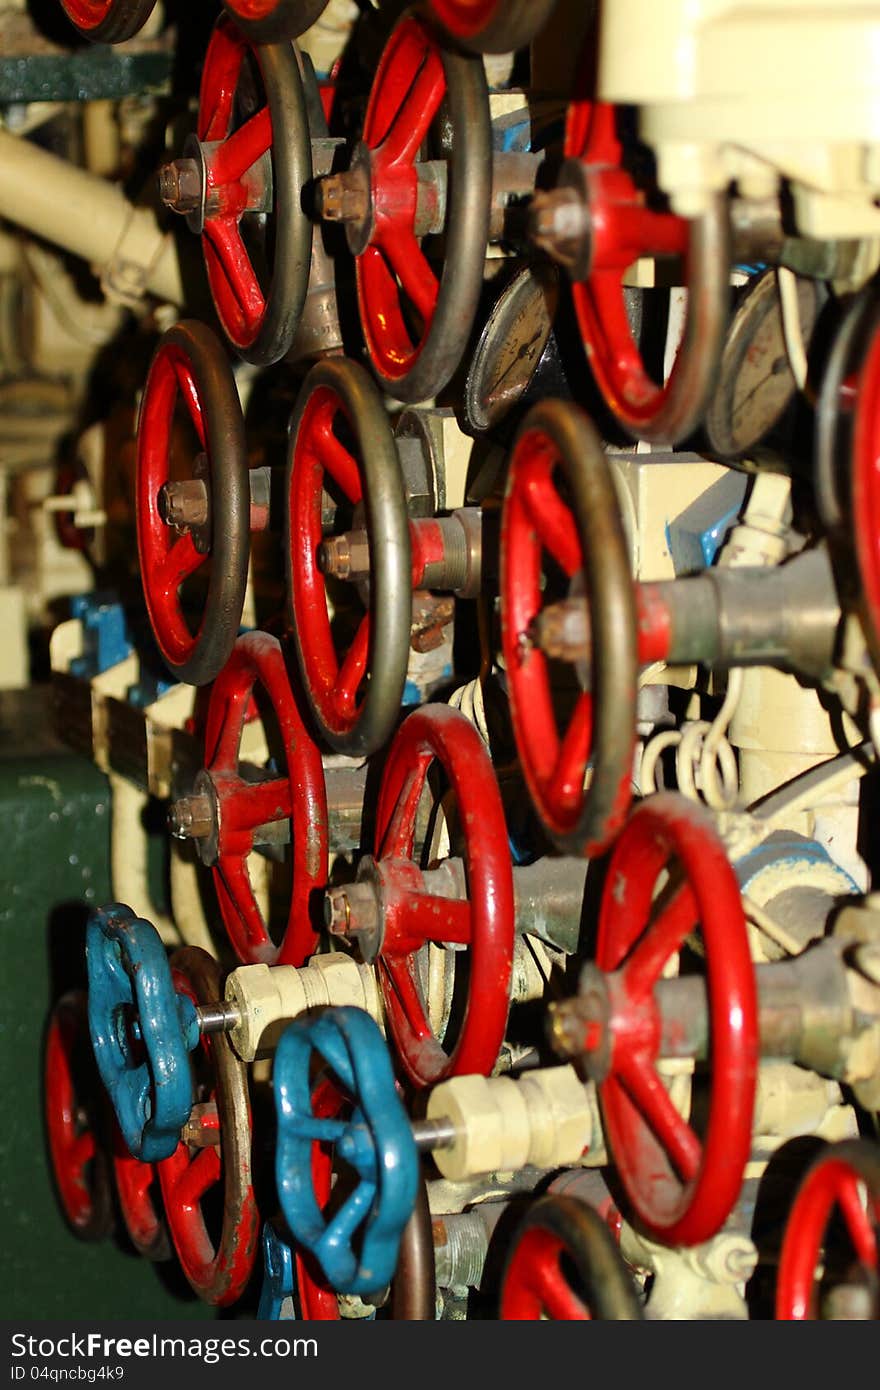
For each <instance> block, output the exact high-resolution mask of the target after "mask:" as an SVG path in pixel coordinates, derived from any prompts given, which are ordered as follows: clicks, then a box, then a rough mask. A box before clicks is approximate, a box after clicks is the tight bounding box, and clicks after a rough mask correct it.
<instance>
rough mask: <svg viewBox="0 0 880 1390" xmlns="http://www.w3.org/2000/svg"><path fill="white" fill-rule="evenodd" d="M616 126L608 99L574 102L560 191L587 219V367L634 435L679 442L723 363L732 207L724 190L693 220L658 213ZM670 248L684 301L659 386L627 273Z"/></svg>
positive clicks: (577, 296)
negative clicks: (682, 271)
mask: <svg viewBox="0 0 880 1390" xmlns="http://www.w3.org/2000/svg"><path fill="white" fill-rule="evenodd" d="M615 123H616V111H615V108H614V107H612V106H609V105H608V104H607V103H605V102H599V101H588V100H577V101H575V102H573V103H572V105H571V106H570V107H569V113H568V123H567V127H566V140H565V153H566V156H567V158H568V160H569V161H570V163H569V164H567V165H566V166H564V169H563V173H562V183H561V188H562V189H566V188H567V189H571V188H572V187H573V188H574V189H576V190H577V194H578V196H579V197H580V198H582V199H583V206H584V209H585V214H586V222H587V224H588V226H589V231H588V232H587V233H586V235H587V238H588V241H589V252H588V269H587V271H586V274H584V275H583V278H575V280H574V282H573V286H572V290H573V297H574V303H575V308H576V311H577V316H578V321H579V323H580V329H581V334H582V337H583V340H584V346H585V348H586V351H587V356H588V358H589V362H590V369H591V371H592V373H593V377H594V379H595V382H596V385H597V386H598V388H599V390H600V391H601V393H602V396H603V398H604V400H605V403H606V405H607V406H608V409H609V410H610V411H611V413H612V414H613V415H614V417H615V419H616V420H617V422H618V424H619V425H620V426H621V427H622V428H623V429H624V430H625V431H626V432H627V433H628V434H629V435H631V436H632V437H633V438H634V439H645V440H649V441H651V442H655V443H678V442H680V441H681V440H683V439H686V438H687V437H688V435H690V434H692V433H693V431H694V430H695V429H696V427H697V426H698V425H699V423H700V421H701V420H702V418H703V415H704V414H705V410H706V406H707V404H708V401H709V397H710V395H711V392H712V390H713V388H714V385H715V379H716V376H717V371H718V365H719V362H720V355H721V349H722V345H723V339H724V330H725V326H726V321H727V312H728V297H729V289H728V280H729V266H730V254H729V230H728V222H727V210H726V205H725V202H724V200H723V198H722V197H721V196H720V195H718V196H716V197H715V198H714V199H713V201H712V202H711V203H710V205H709V208H708V209H707V211H706V212H705V213H703V214H702V215H701V216H700V217H698V218H695V219H693V220H692V221H690V222H689V221H687V220H685V219H683V218H680V217H677V216H676V215H675V214H673V213H670V212H657V211H654V210H653V208H651V207H650V206H649V204H648V201H647V199H646V196H645V194H644V193H643V192H642V191H641V189H640V188H639V187H638V186H637V185H636V183H635V181H634V180H633V178H632V176H631V175H630V174H629V173H628V171H627V170H626V168H625V167H624V152H623V147H622V145H621V143H620V141H619V139H618V137H617V133H616V129H615ZM557 196H558V195H557ZM536 225H537V224H536ZM540 237H541V234H540V230H539V231H538V238H539V240H540ZM664 255H666V256H670V255H671V256H683V257H684V260H685V263H686V267H687V285H688V307H687V317H686V323H685V328H684V335H683V338H682V342H681V344H680V346H679V349H678V352H677V355H676V358H675V362H674V365H673V367H672V370H671V372H670V374H669V377H668V379H667V381H666V382H665V384H663V385H659V384H658V383H657V382H656V381H654V380H653V378H652V377H651V375H650V373H649V372H648V370H647V367H646V365H645V362H644V360H643V358H642V354H641V351H640V349H639V347H638V345H637V343H636V341H635V339H634V337H633V333H632V329H631V327H630V322H629V318H628V315H627V311H626V302H625V298H624V275H625V272H626V271H627V269H628V268H629V267H630V266H631V265H632V264H633V263H634V262H635V261H637V260H638V259H640V258H641V257H652V256H664Z"/></svg>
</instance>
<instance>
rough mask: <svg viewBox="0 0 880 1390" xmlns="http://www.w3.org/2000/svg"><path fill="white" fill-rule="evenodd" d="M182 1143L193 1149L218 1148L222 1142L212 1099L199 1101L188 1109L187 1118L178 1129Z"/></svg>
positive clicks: (217, 1116) (218, 1119)
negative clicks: (188, 1114)
mask: <svg viewBox="0 0 880 1390" xmlns="http://www.w3.org/2000/svg"><path fill="white" fill-rule="evenodd" d="M180 1138H181V1141H182V1142H183V1143H184V1144H190V1145H192V1147H193V1148H195V1149H212V1148H218V1147H219V1145H220V1144H221V1142H222V1139H221V1134H220V1118H219V1115H218V1113H217V1106H216V1104H215V1102H214V1101H199V1102H197V1103H196V1104H195V1105H194V1106H193V1108H192V1110H191V1111H190V1116H189V1119H188V1120H187V1122H186V1124H185V1125H184V1126H183V1128H182V1129H181V1131H180Z"/></svg>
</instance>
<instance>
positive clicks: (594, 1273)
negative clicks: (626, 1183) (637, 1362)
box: [501, 1195, 644, 1322]
mask: <svg viewBox="0 0 880 1390" xmlns="http://www.w3.org/2000/svg"><path fill="white" fill-rule="evenodd" d="M643 1316H644V1315H643V1313H642V1307H641V1304H640V1303H639V1300H638V1296H637V1294H636V1289H635V1285H634V1283H633V1279H632V1275H631V1274H630V1272H629V1270H628V1269H627V1266H626V1265H625V1264H624V1262H623V1260H622V1258H621V1256H620V1254H619V1253H618V1250H617V1247H616V1245H615V1243H614V1238H613V1236H612V1235H611V1232H610V1231H609V1229H608V1226H607V1224H606V1223H605V1221H604V1220H603V1219H602V1217H601V1216H600V1215H599V1213H598V1212H597V1211H595V1210H594V1209H593V1208H592V1207H590V1206H587V1204H586V1203H585V1202H580V1201H578V1200H577V1199H576V1198H574V1197H562V1196H556V1195H550V1196H545V1197H541V1198H539V1200H538V1201H536V1202H534V1203H533V1204H532V1205H531V1206H530V1208H529V1210H528V1212H527V1213H526V1216H525V1219H524V1220H523V1221H522V1223H521V1224H520V1227H519V1230H518V1231H517V1233H516V1235H515V1237H514V1244H513V1249H512V1251H511V1253H510V1255H509V1256H508V1260H507V1266H506V1268H505V1271H504V1277H503V1281H502V1288H501V1318H502V1321H504V1322H536V1321H538V1319H540V1318H542V1317H544V1318H549V1319H551V1320H556V1321H559V1322H586V1321H590V1320H592V1319H593V1318H601V1319H603V1320H604V1319H629V1320H638V1319H641V1318H642V1317H643Z"/></svg>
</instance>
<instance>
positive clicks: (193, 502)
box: [158, 478, 210, 531]
mask: <svg viewBox="0 0 880 1390" xmlns="http://www.w3.org/2000/svg"><path fill="white" fill-rule="evenodd" d="M158 506H159V515H160V517H161V518H162V520H163V521H164V523H165V525H166V526H174V527H175V528H176V529H177V530H178V531H189V530H191V529H193V528H194V527H198V526H207V524H208V514H209V506H210V504H209V498H208V485H207V483H206V482H205V481H204V480H203V479H202V478H190V479H188V480H187V481H186V482H183V483H164V484H163V486H162V487H161V488H160V489H159V498H158Z"/></svg>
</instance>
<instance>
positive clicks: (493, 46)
mask: <svg viewBox="0 0 880 1390" xmlns="http://www.w3.org/2000/svg"><path fill="white" fill-rule="evenodd" d="M555 4H556V0H427V8H428V12H429V14H432V15H433V16H434V18H435V19H437V20H438V21H439V22H440V23H441V24H442V25H443V27H444V29H445V30H446V32H447V33H448V34H450V35H451V37H452V38H454V39H457V40H458V42H459V43H460V44H462V45H463V46H464V47H465V48H470V49H473V51H474V52H475V53H515V52H516V50H517V49H519V48H525V46H526V44H529V43H531V41H532V39H533V38H534V37H535V35H536V34H537V33H539V31H540V30H541V29H542V28H543V27H544V25H545V24H546V22H547V20H548V18H549V17H550V13H551V11H552V10H553V7H554V5H555Z"/></svg>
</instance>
